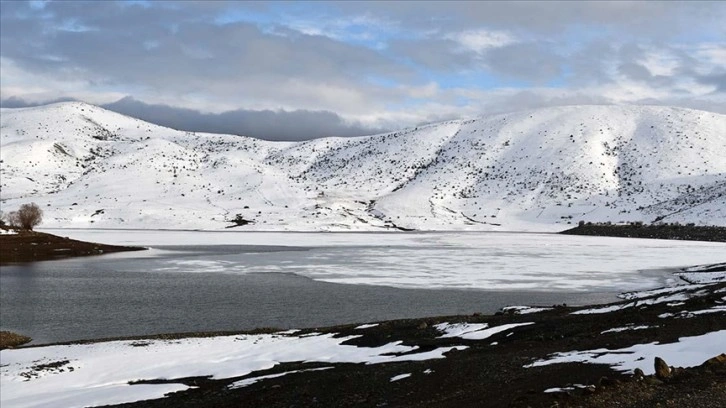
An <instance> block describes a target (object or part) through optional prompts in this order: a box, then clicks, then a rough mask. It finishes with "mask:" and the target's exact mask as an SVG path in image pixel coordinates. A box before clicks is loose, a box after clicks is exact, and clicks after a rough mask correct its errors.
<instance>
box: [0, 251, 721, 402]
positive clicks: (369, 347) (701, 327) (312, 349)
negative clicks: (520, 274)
mask: <svg viewBox="0 0 726 408" xmlns="http://www.w3.org/2000/svg"><path fill="white" fill-rule="evenodd" d="M720 266H724V265H720ZM720 266H719V265H712V266H708V267H700V268H691V269H690V270H689V271H688V272H684V273H685V274H686V276H688V277H689V281H690V282H700V283H695V284H694V283H686V282H685V281H684V282H683V284H682V285H678V286H674V287H666V288H661V289H657V290H650V291H643V292H634V293H624V294H622V295H621V298H622V301H620V302H617V303H613V304H607V305H596V306H587V307H569V306H567V305H564V304H559V305H539V306H537V307H528V306H511V307H505V308H503V309H502V310H501V311H500V312H499V313H497V314H495V315H479V314H475V315H465V316H443V317H432V318H425V319H410V320H395V321H386V322H378V323H369V324H354V325H345V326H337V327H328V328H310V329H304V330H296V331H279V330H277V331H276V330H274V329H265V330H259V331H256V332H246V333H236V334H235V333H206V334H205V333H193V334H190V333H186V334H182V335H162V336H149V337H146V338H136V339H126V340H117V341H114V342H101V343H89V342H81V343H74V344H66V345H63V346H38V347H26V348H19V349H15V350H4V351H3V352H2V353H3V354H2V357H3V363H4V364H5V366H4V367H3V368H2V370H3V376H4V379H3V391H4V397H3V398H9V400H8V401H6V402H10V401H12V402H16V401H23V398H24V397H23V395H27V398H29V399H30V400H35V399H37V398H41V397H42V396H43V395H46V393H48V394H47V395H57V394H55V393H57V392H61V393H69V394H68V395H67V396H66V397H67V398H69V400H70V399H71V398H74V396H73V394H72V393H70V391H68V390H69V389H70V390H72V389H75V388H78V389H88V388H93V387H94V385H93V384H92V383H88V384H75V383H73V381H76V380H73V379H74V378H82V379H85V380H84V381H89V380H88V379H89V378H90V379H91V380H92V379H93V378H96V376H97V375H94V374H92V373H90V372H88V371H87V370H94V369H95V370H100V371H99V374H98V376H102V377H104V378H105V377H106V376H109V375H111V376H114V375H115V376H118V379H116V380H114V382H112V383H116V384H120V386H121V387H123V388H119V389H118V390H117V391H116V392H119V393H120V394H119V395H122V396H121V397H120V398H127V395H128V393H129V392H134V391H138V390H148V388H141V387H151V388H152V389H153V387H166V388H160V389H161V390H162V391H161V392H160V393H157V394H155V395H157V396H156V397H153V398H152V396H150V395H151V394H149V395H146V396H138V397H137V398H136V400H138V401H137V402H130V403H126V404H120V405H115V406H119V407H136V408H140V407H239V406H251V407H256V406H264V407H273V408H274V407H315V406H319V407H613V406H619V407H654V406H664V407H714V408H715V407H723V406H724V402H726V394H725V390H726V356H724V355H722V353H724V352H726V319H725V318H724V313H725V312H726V279H724V278H725V277H724V274H723V272H720V270H721V267H720ZM206 336H209V337H206ZM283 346H284V347H283ZM280 347H282V348H280ZM24 352H25V353H27V356H24V357H22V358H20V357H21V356H22V355H21V354H20V353H24ZM13 353H18V354H13ZM245 353H247V354H245ZM96 354H97V355H98V356H97V359H96V360H93V358H94V357H93V356H94V355H96ZM16 356H17V357H16ZM88 359H90V360H88ZM157 360H158V361H157ZM38 361H40V362H42V364H41V363H38ZM99 361H103V362H105V365H103V364H100V363H99ZM114 361H116V363H113V362H114ZM255 361H258V362H261V364H257V365H256V363H255ZM108 364H111V365H113V366H109V365H108ZM116 364H118V365H116ZM99 365H100V366H99ZM245 367H257V368H245ZM83 370H86V371H85V374H83V372H84V371H83ZM155 372H156V374H154V373H155ZM234 373H237V374H234ZM75 375H81V377H74V376H75ZM63 376H66V377H65V379H63V378H64V377H63ZM55 379H57V380H58V382H57V383H56V385H55V386H57V387H59V388H58V389H53V388H52V387H51V385H52V384H51V383H52V381H53V380H55ZM119 379H124V380H121V383H118V381H119ZM16 381H19V382H16ZM108 381H110V380H109V379H108V378H106V379H105V380H104V384H109V382H108ZM6 384H13V387H17V388H11V387H8V386H7V385H6ZM49 384H50V385H49ZM105 386H107V385H105ZM96 389H98V388H96ZM163 390H168V391H163ZM157 391H158V390H157ZM165 394H166V396H164V395H165ZM77 397H78V398H83V397H84V395H83V394H78V396H77ZM11 398H15V399H11ZM10 399H11V400H10ZM141 399H143V400H141ZM102 400H103V399H101V400H94V401H102ZM133 400H134V399H131V400H129V399H126V401H133ZM107 404H108V402H107ZM20 405H21V406H22V404H20ZM79 405H82V406H84V405H103V404H99V403H94V404H91V403H86V402H84V403H83V404H80V403H79Z"/></svg>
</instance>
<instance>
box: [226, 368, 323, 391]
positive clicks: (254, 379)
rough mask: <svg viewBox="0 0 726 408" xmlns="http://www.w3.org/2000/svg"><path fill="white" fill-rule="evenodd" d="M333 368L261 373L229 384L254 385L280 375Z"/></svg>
mask: <svg viewBox="0 0 726 408" xmlns="http://www.w3.org/2000/svg"><path fill="white" fill-rule="evenodd" d="M332 368H333V367H320V368H310V369H307V370H293V371H285V372H282V373H277V374H268V375H261V376H259V377H252V378H245V379H244V380H239V381H235V382H233V383H232V384H230V385H229V388H242V387H247V386H248V385H252V384H254V383H257V382H260V381H262V380H269V379H271V378H280V377H284V376H286V375H288V374H295V373H305V372H310V371H324V370H330V369H332Z"/></svg>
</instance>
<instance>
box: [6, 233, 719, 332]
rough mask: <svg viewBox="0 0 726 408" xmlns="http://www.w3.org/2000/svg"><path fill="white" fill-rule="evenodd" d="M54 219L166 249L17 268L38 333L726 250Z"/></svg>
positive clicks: (333, 318) (577, 272) (465, 308)
mask: <svg viewBox="0 0 726 408" xmlns="http://www.w3.org/2000/svg"><path fill="white" fill-rule="evenodd" d="M48 232H51V233H54V234H57V235H61V236H69V237H71V238H75V239H81V240H87V241H97V242H104V243H108V244H125V245H143V246H150V247H152V249H151V250H150V251H145V252H135V253H120V254H110V255H104V256H101V257H88V258H75V259H67V260H62V261H53V262H37V263H32V264H27V265H20V266H8V267H3V268H2V270H1V272H0V280H1V281H0V306H1V307H0V327H1V328H2V329H3V330H13V331H18V332H21V333H23V334H27V335H30V336H31V337H33V338H34V339H35V340H36V342H50V341H65V340H75V339H84V338H100V337H111V336H127V335H143V334H152V333H161V332H188V331H213V330H241V329H251V328H256V327H279V328H292V327H315V326H323V325H333V324H343V323H356V322H367V321H373V320H383V319H394V318H406V317H423V316H431V315H446V314H467V313H474V312H484V313H490V312H494V311H496V310H497V309H498V308H500V307H502V306H506V305H513V304H542V305H551V304H555V303H569V304H582V303H589V302H597V301H609V300H613V299H614V296H615V295H616V294H617V293H619V292H622V291H627V290H635V289H644V288H651V287H656V286H662V285H664V284H668V283H669V282H672V279H673V278H672V277H671V276H670V272H672V271H674V270H676V269H678V268H680V267H684V266H692V265H697V264H707V263H716V262H723V261H724V260H726V245H724V244H722V243H701V242H684V241H662V240H630V239H622V238H599V237H576V236H561V235H553V234H530V233H461V232H457V233H243V232H177V231H174V232H172V231H99V230H48Z"/></svg>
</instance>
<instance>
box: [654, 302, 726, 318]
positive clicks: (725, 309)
mask: <svg viewBox="0 0 726 408" xmlns="http://www.w3.org/2000/svg"><path fill="white" fill-rule="evenodd" d="M711 313H726V306H724V305H716V306H714V307H712V308H709V309H701V310H681V311H679V312H677V313H661V314H659V315H658V317H660V318H661V319H666V318H671V317H675V318H676V319H688V318H690V317H693V316H696V315H702V314H711Z"/></svg>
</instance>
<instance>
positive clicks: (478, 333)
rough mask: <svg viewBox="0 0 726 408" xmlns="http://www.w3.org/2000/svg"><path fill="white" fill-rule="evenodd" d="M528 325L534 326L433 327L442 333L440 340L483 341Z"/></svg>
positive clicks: (478, 325) (477, 324)
mask: <svg viewBox="0 0 726 408" xmlns="http://www.w3.org/2000/svg"><path fill="white" fill-rule="evenodd" d="M530 324H534V322H528V323H511V324H503V325H501V326H495V327H491V328H488V327H489V325H488V324H486V323H455V324H450V323H440V324H437V325H435V326H434V327H435V328H436V329H437V330H439V331H440V332H443V333H444V335H443V336H440V338H447V337H459V338H462V339H466V340H484V339H487V338H489V337H491V336H493V335H495V334H497V333H500V332H503V331H506V330H509V329H513V328H515V327H520V326H528V325H530ZM510 334H511V333H510Z"/></svg>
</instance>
